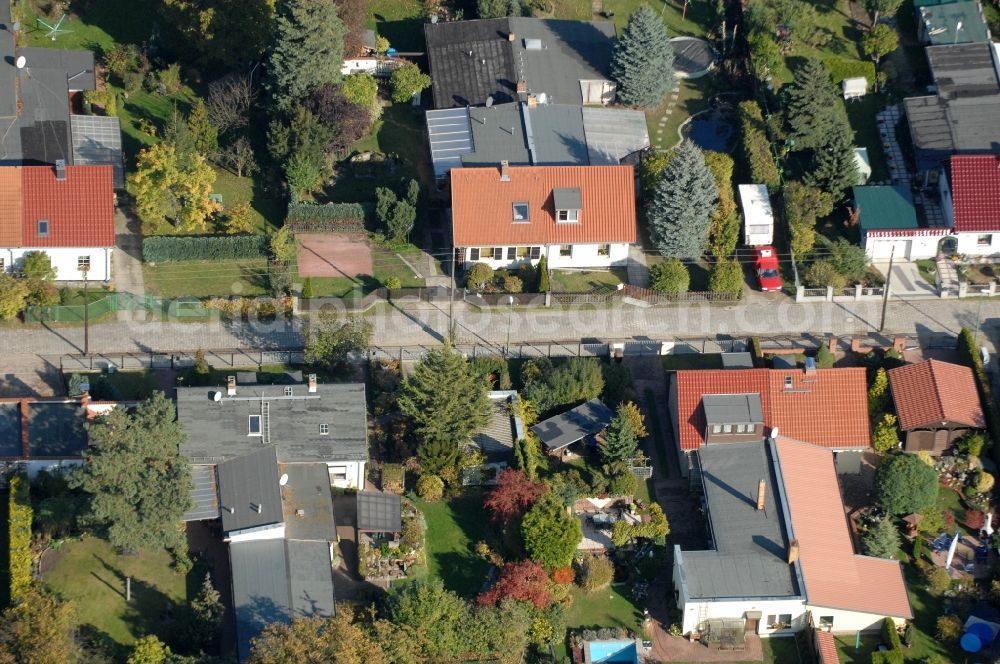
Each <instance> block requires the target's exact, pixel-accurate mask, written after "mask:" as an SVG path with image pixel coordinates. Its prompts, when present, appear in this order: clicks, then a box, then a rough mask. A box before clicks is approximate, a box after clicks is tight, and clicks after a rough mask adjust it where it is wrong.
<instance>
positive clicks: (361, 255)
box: [295, 233, 372, 278]
mask: <svg viewBox="0 0 1000 664" xmlns="http://www.w3.org/2000/svg"><path fill="white" fill-rule="evenodd" d="M295 239H296V240H297V242H298V246H299V248H298V253H297V256H298V263H299V276H300V277H351V278H354V277H357V276H358V275H362V274H368V275H370V274H372V250H371V247H370V246H369V245H368V238H367V237H366V236H365V235H363V234H361V233H351V234H329V233H307V234H296V235H295Z"/></svg>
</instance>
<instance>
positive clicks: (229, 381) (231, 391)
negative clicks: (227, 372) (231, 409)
mask: <svg viewBox="0 0 1000 664" xmlns="http://www.w3.org/2000/svg"><path fill="white" fill-rule="evenodd" d="M226 394H228V395H229V396H231V397H235V396H236V376H226Z"/></svg>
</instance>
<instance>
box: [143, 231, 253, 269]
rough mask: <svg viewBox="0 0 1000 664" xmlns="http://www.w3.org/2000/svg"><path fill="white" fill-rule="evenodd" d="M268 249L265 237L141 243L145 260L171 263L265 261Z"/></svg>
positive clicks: (168, 239)
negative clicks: (260, 259) (257, 259)
mask: <svg viewBox="0 0 1000 664" xmlns="http://www.w3.org/2000/svg"><path fill="white" fill-rule="evenodd" d="M268 245H269V242H268V238H267V237H266V236H263V235H229V236H214V235H203V236H153V237H147V238H145V239H143V241H142V259H143V260H144V261H146V262H148V263H169V262H171V261H225V260H240V259H253V258H266V257H267V255H268Z"/></svg>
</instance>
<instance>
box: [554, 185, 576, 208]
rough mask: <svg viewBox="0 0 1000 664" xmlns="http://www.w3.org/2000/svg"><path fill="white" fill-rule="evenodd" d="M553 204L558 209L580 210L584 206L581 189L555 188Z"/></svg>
mask: <svg viewBox="0 0 1000 664" xmlns="http://www.w3.org/2000/svg"><path fill="white" fill-rule="evenodd" d="M552 204H553V206H554V207H555V209H556V210H579V209H581V208H582V207H583V202H582V200H581V198H580V189H579V188H573V189H553V190H552Z"/></svg>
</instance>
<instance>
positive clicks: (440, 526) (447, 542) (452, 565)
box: [413, 491, 489, 597]
mask: <svg viewBox="0 0 1000 664" xmlns="http://www.w3.org/2000/svg"><path fill="white" fill-rule="evenodd" d="M413 502H414V503H415V504H416V505H417V507H418V508H419V509H420V511H421V512H423V514H424V518H425V519H426V520H427V536H426V539H427V568H428V569H427V572H428V575H429V576H430V577H431V578H439V579H441V580H442V581H443V582H444V586H445V588H447V589H448V590H452V591H454V592H456V593H458V594H459V595H462V596H463V597H471V596H473V595H475V594H476V593H478V592H479V591H480V590H481V589H482V585H483V581H485V580H486V570H487V568H488V567H489V563H487V562H486V561H485V560H484V559H482V558H480V557H479V556H477V555H476V554H475V552H474V550H473V547H475V545H476V542H479V541H481V540H485V539H486V513H485V512H484V510H483V498H482V495H481V494H480V493H479V492H477V491H471V492H468V493H465V494H463V495H461V496H459V497H458V498H453V499H451V500H447V501H442V502H438V503H428V502H424V501H423V500H420V499H419V498H414V500H413Z"/></svg>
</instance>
